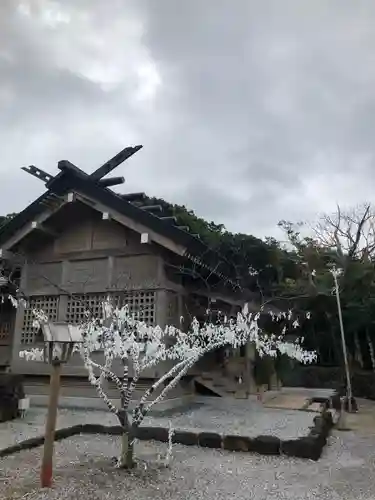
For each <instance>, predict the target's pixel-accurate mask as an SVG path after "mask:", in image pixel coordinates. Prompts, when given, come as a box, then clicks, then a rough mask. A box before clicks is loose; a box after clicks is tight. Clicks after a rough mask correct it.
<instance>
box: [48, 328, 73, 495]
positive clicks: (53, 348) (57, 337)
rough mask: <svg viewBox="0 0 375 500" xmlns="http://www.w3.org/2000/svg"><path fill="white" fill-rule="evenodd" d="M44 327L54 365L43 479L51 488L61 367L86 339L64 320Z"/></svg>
mask: <svg viewBox="0 0 375 500" xmlns="http://www.w3.org/2000/svg"><path fill="white" fill-rule="evenodd" d="M41 328H42V332H43V337H44V362H45V363H48V364H50V365H51V367H52V370H51V378H50V391H49V403H48V413H47V419H46V428H45V437H44V450H43V460H42V468H41V473H40V479H41V485H42V487H43V488H50V487H51V486H52V462H53V445H54V439H55V427H56V416H57V406H58V400H59V390H60V375H61V367H62V365H63V364H64V363H66V362H67V361H69V359H70V358H71V356H72V353H73V348H74V346H75V345H76V344H77V343H80V342H82V334H81V331H80V329H79V328H78V327H77V326H73V325H69V324H68V323H63V322H55V323H51V322H48V323H44V324H42V325H41Z"/></svg>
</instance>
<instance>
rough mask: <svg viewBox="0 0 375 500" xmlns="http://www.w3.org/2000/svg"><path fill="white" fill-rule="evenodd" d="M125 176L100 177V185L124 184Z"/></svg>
mask: <svg viewBox="0 0 375 500" xmlns="http://www.w3.org/2000/svg"><path fill="white" fill-rule="evenodd" d="M124 182H125V177H111V178H110V179H100V181H99V185H100V186H102V187H111V186H118V185H119V184H124Z"/></svg>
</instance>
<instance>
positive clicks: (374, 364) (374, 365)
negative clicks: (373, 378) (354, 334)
mask: <svg viewBox="0 0 375 500" xmlns="http://www.w3.org/2000/svg"><path fill="white" fill-rule="evenodd" d="M366 339H367V344H368V350H369V353H370V359H371V366H372V370H373V371H374V372H375V353H374V345H373V343H372V340H371V338H370V335H369V333H368V330H367V328H366Z"/></svg>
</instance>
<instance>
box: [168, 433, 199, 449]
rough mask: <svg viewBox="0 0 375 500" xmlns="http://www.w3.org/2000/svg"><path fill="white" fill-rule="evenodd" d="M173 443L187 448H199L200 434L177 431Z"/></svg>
mask: <svg viewBox="0 0 375 500" xmlns="http://www.w3.org/2000/svg"><path fill="white" fill-rule="evenodd" d="M173 442H174V443H179V444H183V445H185V446H198V434H196V433H195V432H189V431H175V433H174V435H173Z"/></svg>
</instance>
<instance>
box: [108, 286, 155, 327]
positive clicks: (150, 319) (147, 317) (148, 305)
mask: <svg viewBox="0 0 375 500" xmlns="http://www.w3.org/2000/svg"><path fill="white" fill-rule="evenodd" d="M117 299H118V300H119V303H120V305H123V304H128V306H129V309H130V312H131V313H133V314H135V315H136V317H137V319H139V320H140V321H144V322H145V323H147V324H148V325H154V324H155V321H156V317H155V316H156V307H155V292H153V291H150V292H149V291H147V292H146V291H139V292H138V291H134V292H129V293H124V294H121V295H118V296H117Z"/></svg>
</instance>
